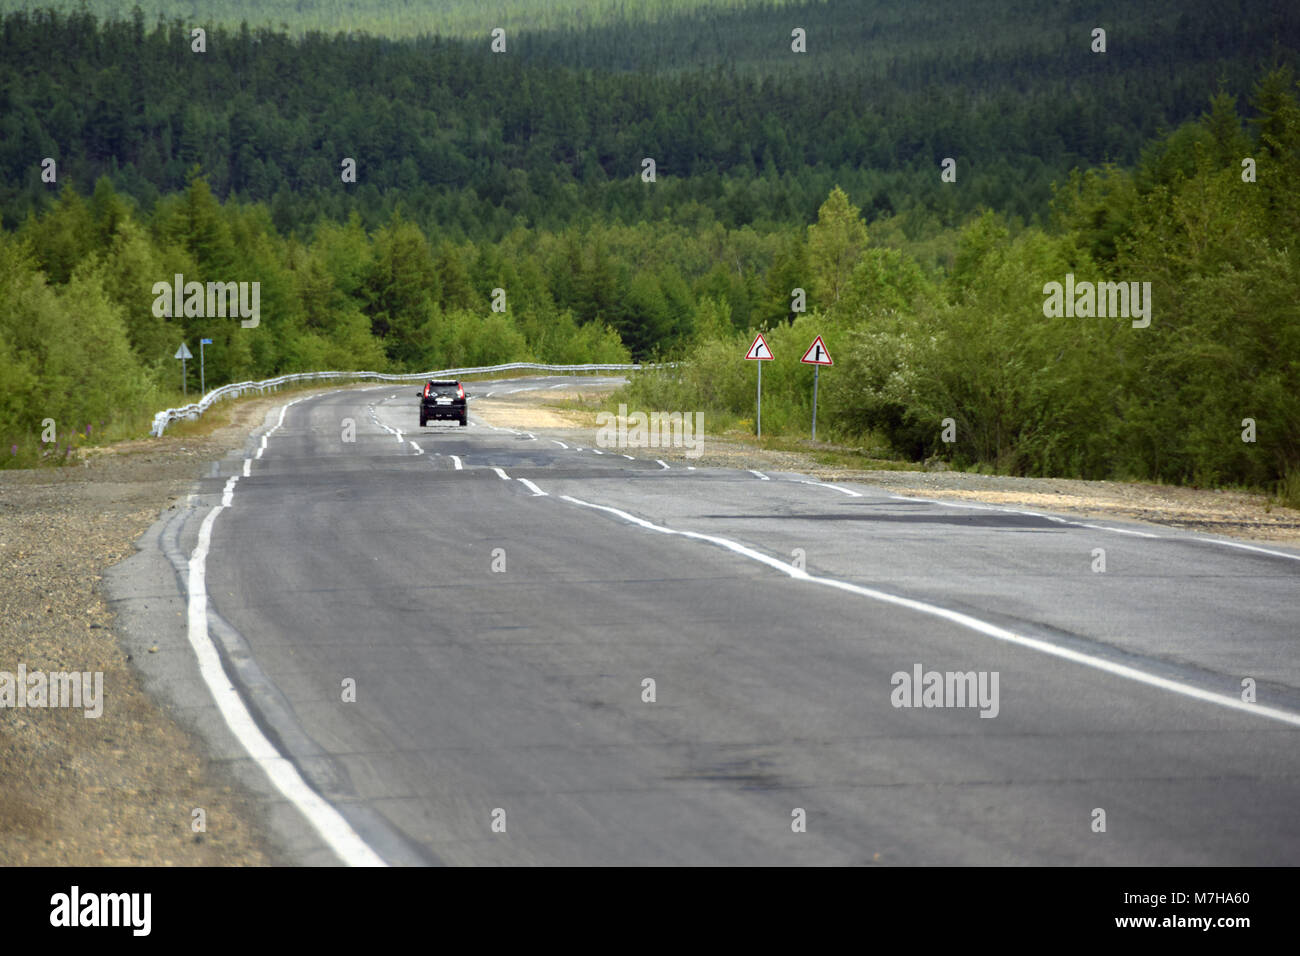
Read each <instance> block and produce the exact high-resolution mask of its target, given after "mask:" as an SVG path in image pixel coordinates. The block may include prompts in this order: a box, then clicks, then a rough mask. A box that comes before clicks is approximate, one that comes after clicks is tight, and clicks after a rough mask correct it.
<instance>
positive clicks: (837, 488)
mask: <svg viewBox="0 0 1300 956" xmlns="http://www.w3.org/2000/svg"><path fill="white" fill-rule="evenodd" d="M796 480H797V481H798V482H799V484H801V485H818V486H819V487H822V488H831V489H833V490H835V491H838V492H839V493H840V494H842V495H848V496H849V497H850V498H861V497H862V494H861V493H860V492H857V491H854V490H852V489H851V488H841V487H840V486H839V485H831V484H827V483H826V482H824V481H813V480H812V479H811V478H798V479H796Z"/></svg>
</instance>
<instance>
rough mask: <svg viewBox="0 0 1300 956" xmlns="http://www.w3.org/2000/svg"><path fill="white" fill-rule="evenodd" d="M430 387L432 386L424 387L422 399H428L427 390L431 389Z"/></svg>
mask: <svg viewBox="0 0 1300 956" xmlns="http://www.w3.org/2000/svg"><path fill="white" fill-rule="evenodd" d="M432 387H433V386H432V385H426V386H424V397H425V398H428V397H429V389H430V388H432Z"/></svg>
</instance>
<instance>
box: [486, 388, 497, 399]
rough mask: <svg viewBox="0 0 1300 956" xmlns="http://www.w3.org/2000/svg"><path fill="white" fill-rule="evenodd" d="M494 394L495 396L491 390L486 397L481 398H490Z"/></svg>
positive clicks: (494, 391)
mask: <svg viewBox="0 0 1300 956" xmlns="http://www.w3.org/2000/svg"><path fill="white" fill-rule="evenodd" d="M495 394H496V390H495V389H493V390H492V391H490V392H488V393H487V394H486V395H484V396H483V397H484V398H491V397H492V396H493V395H495Z"/></svg>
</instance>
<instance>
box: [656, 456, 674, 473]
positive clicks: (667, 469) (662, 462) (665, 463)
mask: <svg viewBox="0 0 1300 956" xmlns="http://www.w3.org/2000/svg"><path fill="white" fill-rule="evenodd" d="M655 461H657V462H659V464H661V465H663V466H664V471H670V470H671V469H669V467H668V462H666V461H664V460H663V459H662V458H656V459H655Z"/></svg>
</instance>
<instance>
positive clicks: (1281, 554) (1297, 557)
mask: <svg viewBox="0 0 1300 956" xmlns="http://www.w3.org/2000/svg"><path fill="white" fill-rule="evenodd" d="M1190 540H1192V541H1204V542H1205V543H1206V544H1221V545H1223V546H1224V547H1225V548H1240V549H1241V550H1243V551H1258V552H1259V553H1260V554H1271V555H1272V556H1273V557H1275V558H1290V559H1291V560H1292V561H1300V554H1287V553H1286V552H1285V551H1270V550H1269V549H1268V548H1257V547H1255V546H1254V545H1253V544H1240V543H1238V542H1236V541H1220V540H1219V539H1218V538H1196V537H1193V538H1191V539H1190Z"/></svg>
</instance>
